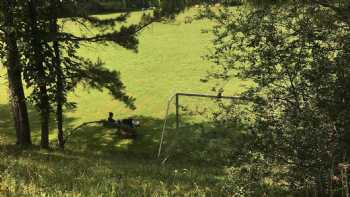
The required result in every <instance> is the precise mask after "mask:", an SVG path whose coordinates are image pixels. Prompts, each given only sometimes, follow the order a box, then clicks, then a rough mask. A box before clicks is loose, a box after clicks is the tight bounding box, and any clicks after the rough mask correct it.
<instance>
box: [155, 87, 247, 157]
mask: <svg viewBox="0 0 350 197" xmlns="http://www.w3.org/2000/svg"><path fill="white" fill-rule="evenodd" d="M244 100H245V99H244V98H243V97H239V96H223V95H221V94H219V95H208V94H198V93H176V94H175V95H173V96H171V97H170V98H169V100H168V104H167V108H166V113H165V117H164V124H163V128H162V132H161V136H160V143H159V147H158V153H157V157H158V158H161V156H162V155H163V156H162V157H163V159H165V160H166V159H167V156H166V155H167V154H168V153H169V152H176V151H174V150H173V148H174V147H179V146H181V147H180V148H185V147H184V146H186V144H188V146H194V143H193V141H190V139H191V140H195V139H197V141H196V144H200V141H203V140H201V137H202V136H204V135H207V133H208V132H207V131H208V130H210V129H213V127H215V126H214V125H221V126H222V125H224V124H226V123H223V122H221V123H219V122H218V120H220V116H223V115H225V114H226V115H227V113H228V111H232V109H233V108H232V106H233V105H234V104H236V103H237V102H240V101H244ZM227 109H229V110H227ZM186 140H189V141H188V143H184V141H186ZM197 142H198V143H197ZM181 143H183V144H181ZM179 144H181V145H179ZM164 147H166V148H164ZM165 149H167V151H166V150H165ZM167 152H168V153H167Z"/></svg>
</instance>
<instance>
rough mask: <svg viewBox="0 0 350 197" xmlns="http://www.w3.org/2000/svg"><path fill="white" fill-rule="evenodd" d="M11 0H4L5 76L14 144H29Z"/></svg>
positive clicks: (29, 136)
mask: <svg viewBox="0 0 350 197" xmlns="http://www.w3.org/2000/svg"><path fill="white" fill-rule="evenodd" d="M11 1H12V0H4V2H3V3H4V4H3V5H4V9H3V10H2V11H3V14H4V25H5V27H6V29H7V31H6V32H5V42H6V51H7V62H6V68H7V76H8V81H9V90H10V103H11V110H12V114H13V119H14V123H15V129H16V137H17V142H16V144H18V145H20V146H28V145H31V143H32V142H31V132H30V126H29V118H28V111H27V105H26V99H25V94H24V90H23V84H22V66H21V65H20V60H19V52H18V46H17V38H16V32H15V31H14V30H12V31H11V29H14V28H15V27H14V20H13V14H12V11H13V8H14V6H13V4H12V2H11Z"/></svg>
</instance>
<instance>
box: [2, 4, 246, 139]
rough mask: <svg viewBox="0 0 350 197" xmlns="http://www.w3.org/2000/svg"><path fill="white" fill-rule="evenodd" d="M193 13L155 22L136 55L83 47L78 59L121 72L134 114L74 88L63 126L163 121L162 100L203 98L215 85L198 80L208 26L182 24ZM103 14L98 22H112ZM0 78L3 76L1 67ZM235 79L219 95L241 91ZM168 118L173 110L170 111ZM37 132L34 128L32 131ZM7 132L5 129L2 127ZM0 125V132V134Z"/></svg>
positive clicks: (207, 66)
mask: <svg viewBox="0 0 350 197" xmlns="http://www.w3.org/2000/svg"><path fill="white" fill-rule="evenodd" d="M141 14H142V13H140V12H138V13H133V14H132V15H131V17H130V20H129V22H130V23H135V22H137V21H139V19H140V17H141ZM193 14H195V11H194V10H191V11H189V12H186V13H185V14H181V15H180V16H179V17H178V18H177V20H176V21H175V22H171V23H155V24H152V25H151V26H150V27H148V28H146V29H145V30H144V31H142V32H141V33H140V36H139V40H140V45H139V50H138V52H137V53H135V52H133V51H130V50H126V49H124V48H122V47H120V46H117V45H112V44H110V45H107V46H106V45H99V44H84V45H83V47H82V48H81V49H80V54H81V55H83V56H84V57H88V58H91V59H92V60H96V59H97V58H100V59H101V60H102V61H103V62H105V63H106V67H108V68H109V69H114V70H118V71H120V72H121V76H122V80H123V82H124V83H125V86H126V90H127V92H128V94H129V95H132V96H133V97H135V98H136V107H137V109H136V110H134V111H133V110H129V109H127V108H126V107H125V106H124V105H123V104H122V103H120V102H119V101H116V100H113V99H112V98H111V97H110V96H109V95H108V92H106V91H105V92H99V91H96V90H93V89H86V88H78V90H77V91H75V92H73V93H71V94H70V95H69V100H70V101H74V102H76V103H77V104H78V108H77V109H76V110H75V111H73V112H67V113H66V114H65V115H66V117H67V118H68V120H69V121H67V125H66V126H67V127H74V126H77V125H79V124H81V123H83V122H86V121H95V120H100V119H103V118H106V117H107V114H108V112H114V114H115V116H116V117H117V118H123V117H129V116H143V117H150V118H157V119H160V118H163V116H164V113H165V109H166V105H167V100H168V98H169V97H171V96H172V95H174V94H175V93H176V92H192V93H208V94H211V93H212V92H211V87H213V85H214V84H215V83H214V82H211V83H203V82H201V81H200V79H201V78H203V77H205V76H206V75H207V72H208V71H210V70H211V69H212V66H213V65H212V64H211V63H210V62H209V61H207V60H205V59H203V56H204V55H206V54H207V53H208V52H209V51H210V47H211V39H212V37H211V35H210V34H208V33H202V31H203V30H205V29H208V28H210V26H211V24H210V22H208V21H193V22H192V23H190V24H185V23H184V21H185V17H186V16H193ZM112 16H114V15H113V14H112V15H103V16H101V17H106V18H108V17H112ZM64 28H65V29H66V30H67V31H69V32H75V33H80V32H81V31H84V30H81V29H83V28H78V26H77V25H76V24H73V23H65V26H64ZM0 73H1V74H2V75H3V76H4V77H5V72H4V68H1V70H0ZM4 77H1V78H0V95H1V96H0V105H2V106H5V105H7V103H8V95H7V84H6V81H5V80H4ZM242 84H244V83H242V82H241V81H238V80H233V81H230V82H229V83H225V84H223V87H229V88H228V90H229V91H227V92H225V94H227V95H230V94H235V93H238V92H239V91H240V90H241V89H242ZM171 113H174V111H171ZM1 116H9V114H8V110H5V109H3V110H1ZM31 119H32V123H33V124H34V125H37V124H38V121H39V120H38V117H37V116H35V117H32V118H31ZM36 128H38V126H35V128H34V129H36ZM6 129H9V127H6ZM1 130H2V128H1V126H0V133H1Z"/></svg>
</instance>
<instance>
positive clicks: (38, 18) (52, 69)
mask: <svg viewBox="0 0 350 197" xmlns="http://www.w3.org/2000/svg"><path fill="white" fill-rule="evenodd" d="M83 2H85V1H79V0H77V1H71V0H69V1H68V0H67V1H62V0H52V1H46V0H39V1H37V0H26V1H20V0H4V1H1V3H0V13H1V15H0V43H1V51H0V52H1V53H0V55H1V59H2V62H3V64H4V66H5V67H6V69H7V79H8V84H9V87H8V89H9V92H10V101H11V111H12V114H13V119H14V123H15V129H16V136H17V142H16V143H17V144H18V145H19V146H23V147H25V146H28V145H31V144H32V142H31V130H30V123H29V118H28V109H27V104H28V103H30V104H31V105H34V106H35V107H36V109H37V110H38V111H39V112H40V123H41V147H42V148H49V133H50V130H51V129H52V128H50V124H49V121H50V116H51V115H53V114H55V119H56V123H57V124H56V127H57V130H58V134H57V139H58V144H59V147H61V148H64V144H65V140H64V135H63V133H64V132H63V123H64V119H63V111H64V107H69V108H72V107H75V105H76V104H75V103H71V102H69V100H68V99H67V93H68V92H70V91H74V89H75V88H76V87H77V85H78V84H84V85H85V86H86V87H91V88H95V89H98V90H103V89H107V90H108V91H109V92H110V94H111V96H112V97H113V98H114V99H116V100H120V101H121V102H123V103H125V104H126V106H127V107H129V108H131V109H134V108H135V106H134V98H132V97H130V96H128V95H127V94H126V92H125V90H124V88H125V87H124V85H123V82H122V81H121V80H120V73H119V72H117V71H112V70H108V69H106V68H104V67H103V62H102V61H101V60H98V61H97V62H93V61H91V60H89V59H86V58H84V57H81V56H79V55H78V53H77V50H78V49H79V47H80V44H81V43H84V42H98V43H104V42H109V43H114V44H117V45H120V46H122V47H124V48H126V49H129V50H133V51H137V46H138V39H137V35H138V33H139V32H140V31H141V30H142V29H143V28H145V27H147V26H148V25H150V24H151V23H153V22H156V21H159V20H161V18H162V16H164V15H165V13H164V12H163V11H162V10H161V9H157V10H155V11H154V13H150V14H148V15H146V14H145V15H143V17H142V19H141V21H140V22H139V23H138V24H136V25H121V27H120V28H118V29H115V25H116V24H122V23H123V22H125V21H126V20H127V18H128V16H129V14H128V13H121V14H120V15H119V16H117V17H115V18H111V19H104V20H102V19H99V18H98V17H93V16H91V15H90V14H91V13H90V11H89V10H87V9H85V8H84V7H80V6H79V5H80V4H81V3H83ZM68 4H69V5H70V6H66V5H68ZM175 10H177V9H175ZM167 11H168V12H167V14H166V15H167V16H169V15H171V14H172V13H171V11H172V10H167ZM61 16H70V17H69V18H68V19H69V21H73V22H74V23H75V24H76V25H80V26H82V27H83V28H86V29H89V28H95V29H98V30H99V32H98V33H97V34H95V35H90V36H88V35H79V36H78V35H74V34H71V33H67V32H64V30H63V29H62V28H61V27H62V24H63V23H64V20H60V19H59V18H60V17H61ZM65 21H67V18H65ZM107 31H108V32H107ZM26 88H27V89H30V90H31V92H30V94H29V95H25V93H24V89H26Z"/></svg>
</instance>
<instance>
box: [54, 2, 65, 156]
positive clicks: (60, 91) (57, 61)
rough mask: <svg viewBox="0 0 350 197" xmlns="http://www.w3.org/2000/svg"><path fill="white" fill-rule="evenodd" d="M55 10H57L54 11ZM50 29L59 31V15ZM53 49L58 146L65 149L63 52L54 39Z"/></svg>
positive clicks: (55, 17)
mask: <svg viewBox="0 0 350 197" xmlns="http://www.w3.org/2000/svg"><path fill="white" fill-rule="evenodd" d="M53 9H57V6H56V5H55V6H53ZM54 12H55V11H54ZM50 31H51V33H54V34H56V33H58V31H59V28H58V23H57V15H56V14H55V13H53V15H52V19H51V22H50ZM53 49H54V53H55V56H54V60H53V65H54V66H55V71H56V72H55V73H56V88H57V89H56V95H55V96H56V123H57V139H58V146H59V147H60V148H61V149H64V144H65V141H64V133H63V104H64V99H65V98H64V81H63V80H64V79H63V71H62V67H61V54H60V44H59V42H58V41H57V40H55V41H53Z"/></svg>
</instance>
